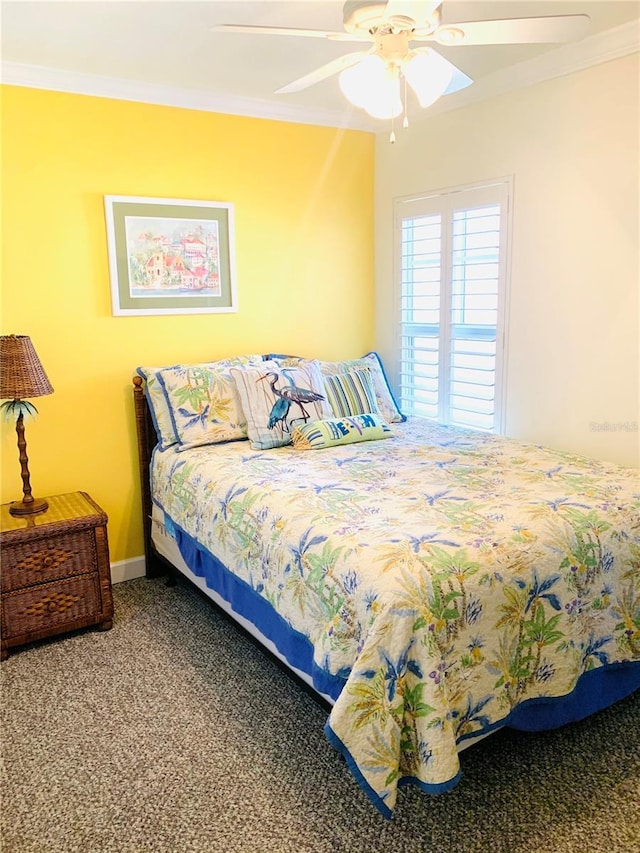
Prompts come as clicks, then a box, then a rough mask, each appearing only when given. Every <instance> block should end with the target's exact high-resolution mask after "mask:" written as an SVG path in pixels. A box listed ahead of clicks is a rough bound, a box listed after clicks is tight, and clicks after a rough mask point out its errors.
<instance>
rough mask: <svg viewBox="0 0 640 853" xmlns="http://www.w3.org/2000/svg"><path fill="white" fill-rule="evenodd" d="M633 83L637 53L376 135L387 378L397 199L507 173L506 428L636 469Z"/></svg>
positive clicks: (638, 371)
mask: <svg viewBox="0 0 640 853" xmlns="http://www.w3.org/2000/svg"><path fill="white" fill-rule="evenodd" d="M638 79H639V64H638V54H635V55H633V56H629V57H626V58H624V59H619V60H616V61H613V62H608V63H605V64H602V65H598V66H595V67H593V68H589V69H587V70H585V71H580V72H578V73H575V74H571V75H569V76H566V77H562V78H559V79H556V80H551V81H547V82H545V83H540V84H537V85H535V86H530V87H528V88H525V89H521V90H519V91H517V92H512V93H509V94H507V95H501V96H499V97H494V98H492V99H490V100H486V101H484V102H481V103H478V104H473V105H471V106H467V107H464V108H462V109H458V110H455V111H453V112H449V113H442V114H440V115H437V116H434V117H433V118H431V119H427V120H423V121H421V122H419V123H414V124H413V126H411V127H410V128H409V129H408V130H406V131H403V132H401V133H397V136H398V141H397V142H396V144H395V145H390V144H389V142H388V134H385V133H382V134H380V135H379V136H378V138H377V142H376V341H377V343H376V346H377V348H378V350H379V351H380V353H381V355H382V357H383V359H384V361H385V364H386V365H387V367H388V368H389V372H390V374H391V377H390V378H391V379H392V380H393V379H394V378H395V376H396V371H397V364H396V363H395V354H394V334H395V329H396V317H397V312H396V309H395V303H394V289H393V199H394V198H395V197H397V196H403V195H409V194H412V193H414V192H421V191H428V190H434V189H440V188H445V187H450V186H456V185H459V184H466V183H474V182H477V181H481V180H485V179H490V178H497V177H503V176H506V175H513V176H514V215H513V234H512V238H513V239H512V263H511V288H510V309H509V325H510V332H509V343H508V362H507V363H508V379H507V401H506V403H507V406H506V429H505V431H506V433H507V434H508V435H512V436H515V437H518V438H521V439H524V440H526V441H535V442H540V443H544V444H547V445H549V446H551V447H555V448H559V449H564V450H569V451H572V452H576V453H582V454H586V455H589V456H594V457H596V458H599V459H603V460H608V461H612V462H617V463H620V464H623V465H631V466H638V465H640V432H639V431H638V430H639V422H640V346H639V339H640V297H639V291H640V283H639V282H640V277H639V275H640V271H639V263H638V244H639V239H638V238H639V218H638V207H639V187H640V185H639V169H638V164H639V156H640V148H639V139H638V137H639V112H640V111H639V100H638V95H639V93H638ZM592 424H610V425H618V424H621V425H623V426H624V427H626V428H623V429H620V428H617V429H616V430H615V431H614V430H604V429H601V430H594V429H593V428H592ZM634 425H635V429H634V428H633V427H634Z"/></svg>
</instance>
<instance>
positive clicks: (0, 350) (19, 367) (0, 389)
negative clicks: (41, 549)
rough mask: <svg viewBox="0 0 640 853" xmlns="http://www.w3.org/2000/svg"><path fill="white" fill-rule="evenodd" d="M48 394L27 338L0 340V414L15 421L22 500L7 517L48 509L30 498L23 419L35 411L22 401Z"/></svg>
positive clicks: (43, 502) (33, 351) (9, 336)
mask: <svg viewBox="0 0 640 853" xmlns="http://www.w3.org/2000/svg"><path fill="white" fill-rule="evenodd" d="M52 393H53V388H52V387H51V383H50V382H49V379H48V378H47V374H46V373H45V372H44V368H43V367H42V365H41V364H40V359H39V358H38V356H37V354H36V351H35V349H34V346H33V344H32V343H31V338H29V337H27V335H2V336H0V399H1V400H5V401H6V402H4V403H3V404H2V405H1V406H0V411H2V412H3V413H4V416H5V419H6V420H13V418H14V417H15V418H16V432H17V433H18V450H19V451H20V469H21V475H22V493H23V498H22V500H21V501H13V503H11V505H10V507H9V512H10V513H11V515H26V516H29V515H34V514H35V513H38V512H44V511H45V510H46V509H47V507H48V504H47V502H46V500H44V498H39V499H38V498H34V497H33V495H32V494H31V482H30V477H29V459H28V457H27V442H26V439H25V437H24V416H25V415H27V417H35V415H36V414H37V411H38V410H37V409H36V407H35V406H34V405H33V404H32V403H29V402H27V401H26V400H25V399H24V398H25V397H42V396H44V395H45V394H52Z"/></svg>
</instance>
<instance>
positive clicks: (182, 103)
mask: <svg viewBox="0 0 640 853" xmlns="http://www.w3.org/2000/svg"><path fill="white" fill-rule="evenodd" d="M1 72H2V75H1V82H2V83H4V84H6V85H8V86H25V87H27V88H31V89H48V90H50V91H54V92H68V93H70V94H75V95H91V96H94V97H98V98H113V99H116V100H120V101H137V102H139V103H145V104H159V105H161V106H165V107H181V108H183V109H190V110H202V111H203V112H210V113H225V114H227V115H240V116H249V117H252V118H264V119H271V120H273V121H286V122H293V123H294V124H315V125H322V126H326V127H337V128H348V129H352V130H366V131H371V130H372V127H371V122H370V121H367V119H366V117H363V118H362V119H361V118H360V116H359V115H357V114H356V113H355V109H354V108H353V107H351V105H350V104H346V105H345V109H344V111H337V110H321V109H309V108H305V107H299V106H294V105H291V104H284V103H283V104H274V103H273V102H271V101H262V100H259V99H257V98H243V97H236V96H231V95H218V94H215V93H213V92H205V91H202V90H199V89H185V88H180V87H177V86H162V85H159V84H156V83H145V82H144V81H140V80H129V79H125V78H122V77H106V76H101V75H98V74H82V73H79V72H76V71H65V70H63V69H60V68H49V67H46V66H41V65H26V64H23V63H19V62H9V61H3V62H2V64H1Z"/></svg>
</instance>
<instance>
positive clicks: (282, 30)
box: [211, 24, 371, 41]
mask: <svg viewBox="0 0 640 853" xmlns="http://www.w3.org/2000/svg"><path fill="white" fill-rule="evenodd" d="M211 30H213V31H214V32H218V33H250V34H254V35H255V34H258V35H271V36H304V37H306V38H319V39H331V40H332V41H370V40H371V39H370V38H369V36H368V35H367V34H365V35H359V34H354V33H332V32H327V31H326V30H301V29H296V28H295V27H254V26H252V25H251V24H217V25H216V26H213V27H211Z"/></svg>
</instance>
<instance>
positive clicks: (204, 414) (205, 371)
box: [156, 355, 262, 450]
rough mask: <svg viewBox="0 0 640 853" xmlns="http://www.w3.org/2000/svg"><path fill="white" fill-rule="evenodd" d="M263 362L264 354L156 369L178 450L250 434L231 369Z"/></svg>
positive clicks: (232, 439)
mask: <svg viewBox="0 0 640 853" xmlns="http://www.w3.org/2000/svg"><path fill="white" fill-rule="evenodd" d="M257 363H260V364H262V356H261V355H248V356H236V357H233V358H228V359H222V360H221V361H211V362H204V363H203V364H178V365H175V366H174V367H165V368H162V369H161V370H159V371H157V373H156V377H157V379H158V383H159V385H160V386H161V387H162V390H163V394H164V398H165V401H166V404H167V408H168V411H169V415H170V418H171V423H172V425H173V429H174V432H175V435H176V437H177V442H178V444H179V445H180V446H179V447H178V450H188V449H189V448H191V447H201V446H202V445H205V444H218V443H220V442H223V441H235V440H237V439H241V438H246V437H247V425H246V421H245V418H244V414H243V412H242V407H241V405H240V399H239V397H238V393H237V391H236V387H235V384H234V382H233V379H232V378H231V372H230V371H231V368H233V367H237V366H238V365H248V364H257Z"/></svg>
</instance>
